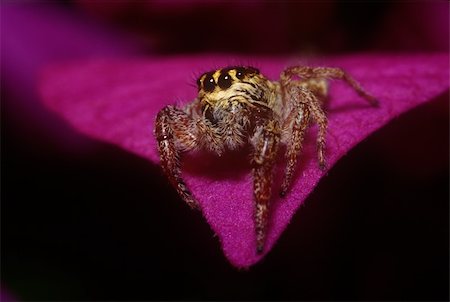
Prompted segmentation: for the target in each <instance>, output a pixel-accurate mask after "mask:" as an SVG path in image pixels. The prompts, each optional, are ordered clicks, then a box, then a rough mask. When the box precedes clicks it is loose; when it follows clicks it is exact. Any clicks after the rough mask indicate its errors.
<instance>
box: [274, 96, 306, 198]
mask: <svg viewBox="0 0 450 302" xmlns="http://www.w3.org/2000/svg"><path fill="white" fill-rule="evenodd" d="M292 99H293V100H296V102H298V97H294V98H292ZM293 107H294V108H295V109H294V110H293V111H292V113H293V114H292V115H289V117H288V120H286V121H285V124H287V125H288V126H289V128H290V127H292V128H290V131H291V133H292V134H291V135H290V137H289V143H288V145H287V151H286V159H287V165H286V171H285V173H284V179H283V183H282V185H281V191H280V196H284V195H286V192H287V190H288V189H289V186H290V184H291V181H292V176H293V175H294V172H295V167H296V164H297V158H298V155H299V154H300V152H301V150H302V143H303V138H304V136H305V131H306V129H307V128H308V124H309V119H310V111H309V108H308V106H307V105H306V104H304V103H298V104H295V106H293Z"/></svg>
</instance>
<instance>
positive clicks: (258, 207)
mask: <svg viewBox="0 0 450 302" xmlns="http://www.w3.org/2000/svg"><path fill="white" fill-rule="evenodd" d="M280 132H281V131H280V128H279V125H278V123H277V122H276V121H269V122H268V123H267V124H266V125H265V126H259V127H257V128H256V131H255V134H254V135H253V137H252V139H251V142H252V144H253V147H254V152H253V158H252V164H253V194H254V198H255V233H256V251H257V253H261V252H262V251H263V248H264V242H265V239H266V233H267V223H268V217H269V202H270V197H271V189H272V178H273V167H274V164H275V160H276V156H277V151H278V146H279V142H280Z"/></svg>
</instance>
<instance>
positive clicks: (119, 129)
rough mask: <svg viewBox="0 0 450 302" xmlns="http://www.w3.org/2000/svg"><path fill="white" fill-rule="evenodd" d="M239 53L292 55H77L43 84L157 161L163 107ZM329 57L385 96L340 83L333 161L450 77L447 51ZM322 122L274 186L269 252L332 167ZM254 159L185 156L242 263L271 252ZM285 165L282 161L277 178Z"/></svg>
mask: <svg viewBox="0 0 450 302" xmlns="http://www.w3.org/2000/svg"><path fill="white" fill-rule="evenodd" d="M236 63H241V64H242V63H244V64H246V65H248V64H252V65H256V66H257V67H258V68H260V70H261V71H262V72H263V73H264V74H266V75H267V76H268V77H269V78H271V79H276V78H277V76H278V75H279V73H280V72H281V71H282V70H283V68H285V67H287V66H289V65H292V64H289V62H287V61H286V59H283V58H257V59H255V58H252V59H249V58H242V57H240V58H238V60H236V59H233V60H231V59H229V58H227V57H224V56H212V57H182V56H179V57H168V58H164V59H157V60H156V59H148V60H130V61H93V62H81V63H80V62H78V63H71V64H66V65H59V66H56V67H53V68H52V69H49V70H48V71H47V72H46V74H45V76H44V78H43V80H42V83H41V94H42V96H43V99H44V102H45V103H46V105H47V106H48V107H49V108H51V109H52V110H54V111H55V112H57V113H58V114H60V115H61V116H63V117H64V118H65V119H67V120H68V121H69V123H71V124H72V125H73V126H74V127H75V128H77V129H79V130H80V131H82V132H84V133H86V134H88V135H90V136H92V137H96V138H99V139H101V140H104V141H107V142H111V143H114V144H117V145H119V146H121V147H123V148H125V149H127V150H129V151H131V152H134V153H136V154H138V155H140V156H143V157H145V158H148V159H149V160H150V161H152V162H153V163H155V164H158V162H159V158H158V154H157V150H156V141H155V138H154V136H153V134H152V131H153V125H154V120H155V116H156V114H157V112H158V111H159V110H160V109H161V108H162V107H163V106H164V105H167V104H174V103H180V104H181V103H185V102H189V101H190V100H192V99H193V98H195V95H196V88H194V87H191V86H192V85H189V84H193V83H195V78H196V76H197V75H199V74H201V73H202V72H204V71H207V70H210V69H213V68H217V67H219V66H226V65H232V64H233V65H234V64H236ZM291 63H292V62H291ZM294 63H298V62H294ZM320 63H321V64H320V65H323V66H338V67H342V68H344V69H346V70H347V71H348V72H349V73H350V74H351V75H353V76H354V77H355V78H356V79H357V80H358V81H359V82H360V83H361V84H362V85H363V87H365V88H366V90H367V91H369V92H370V93H372V94H373V95H374V96H376V97H377V98H378V99H379V101H380V107H379V108H372V107H370V106H368V105H367V104H366V103H365V102H364V100H362V99H361V98H360V97H359V96H357V95H356V94H355V93H354V92H353V91H352V90H351V89H349V88H348V87H347V86H345V85H344V84H342V83H340V82H338V81H335V82H334V83H333V84H332V88H331V99H330V104H329V106H328V108H327V111H328V117H329V131H328V136H327V139H328V144H327V156H328V167H329V168H331V167H332V166H333V164H334V163H335V162H336V161H337V160H338V159H339V158H340V157H342V156H343V155H344V154H345V153H347V152H348V151H349V150H350V149H351V148H352V147H353V146H355V145H356V144H357V143H358V142H360V141H361V140H363V139H364V138H365V137H366V136H368V135H369V134H370V133H372V132H373V131H375V130H377V129H378V128H380V127H381V126H383V125H385V124H386V123H387V122H388V121H390V120H391V119H392V118H394V117H397V116H398V115H399V114H401V113H403V112H405V111H407V110H409V109H411V108H413V107H415V106H417V105H419V104H422V103H424V102H427V101H429V100H431V99H433V98H434V97H435V96H437V95H439V94H441V93H443V92H445V91H447V89H448V86H449V82H448V80H449V58H448V55H447V54H443V55H431V54H429V55H407V56H406V55H395V56H385V55H361V56H352V57H339V58H325V59H322V60H321V62H320ZM315 130H316V127H313V128H312V131H310V135H308V137H307V140H306V145H305V149H304V153H303V155H302V156H301V160H300V164H299V171H298V173H297V178H296V180H295V182H294V184H293V186H292V190H291V192H290V193H289V194H288V196H287V197H286V198H284V199H280V198H278V196H277V194H276V191H275V194H274V201H273V206H272V217H271V219H272V220H271V224H270V230H269V233H268V239H267V243H266V247H265V253H267V252H268V251H269V250H270V249H271V248H272V246H273V245H274V244H275V242H276V240H277V239H278V237H279V236H280V235H281V233H282V232H283V230H284V229H285V228H286V226H287V225H288V223H289V221H290V219H291V217H292V216H293V215H294V213H295V211H296V210H297V209H298V208H299V207H300V205H301V204H302V203H303V201H304V200H305V199H306V197H307V196H308V194H309V193H310V192H311V191H312V190H313V189H314V187H315V186H316V185H317V183H318V182H319V180H320V178H321V177H322V176H324V175H325V174H326V173H323V172H321V171H320V170H319V169H318V165H317V159H316V153H315V141H314V139H315V136H314V132H315ZM247 162H248V155H247V154H246V153H244V152H234V153H231V154H228V155H225V156H224V157H223V158H221V159H220V160H219V159H217V158H216V157H214V156H212V155H205V154H197V155H188V156H186V157H185V160H184V176H185V179H186V182H187V184H188V185H189V186H190V188H191V189H192V191H193V193H194V195H195V196H196V197H197V199H198V200H199V202H200V204H201V206H202V210H203V214H204V216H205V218H206V219H207V221H208V223H209V224H210V225H211V227H212V229H213V230H214V231H215V232H216V233H217V235H218V237H219V239H220V241H221V243H222V247H223V251H224V253H225V255H226V257H227V258H228V259H229V261H230V262H231V263H232V264H233V265H235V266H237V267H248V266H251V265H253V264H255V263H256V262H258V261H259V260H260V259H261V258H262V257H263V256H264V255H261V256H257V255H256V254H255V238H254V237H255V236H254V227H253V219H252V213H253V199H252V179H251V175H250V167H249V164H248V163H247ZM283 168H284V166H283V163H282V162H281V161H280V163H279V165H278V167H277V171H276V172H277V175H278V178H279V176H280V175H281V173H282V170H283ZM278 182H279V181H278ZM160 202H163V201H160ZM180 204H181V201H180ZM180 206H184V205H180Z"/></svg>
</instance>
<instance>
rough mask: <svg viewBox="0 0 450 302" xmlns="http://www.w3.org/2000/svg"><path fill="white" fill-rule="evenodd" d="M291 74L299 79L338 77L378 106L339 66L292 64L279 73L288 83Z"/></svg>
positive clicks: (373, 98) (373, 104) (282, 79)
mask: <svg viewBox="0 0 450 302" xmlns="http://www.w3.org/2000/svg"><path fill="white" fill-rule="evenodd" d="M293 76H298V77H300V78H301V79H304V80H307V79H314V78H316V79H320V78H327V79H339V80H343V81H344V82H346V83H347V84H348V85H349V86H350V87H352V88H353V89H354V90H355V91H356V92H357V93H358V94H359V95H360V96H361V97H363V98H364V99H365V100H367V102H368V103H369V104H371V105H372V106H378V101H377V99H376V98H375V97H374V96H372V95H370V94H369V93H367V92H366V91H365V90H364V89H363V88H362V87H361V85H360V84H359V83H358V82H357V81H356V80H355V79H353V78H352V77H351V76H350V75H349V74H348V73H346V72H345V71H344V70H343V69H341V68H332V67H307V66H294V67H290V68H287V69H286V70H285V71H283V73H282V74H281V81H283V82H285V83H288V82H289V81H290V79H292V77H293Z"/></svg>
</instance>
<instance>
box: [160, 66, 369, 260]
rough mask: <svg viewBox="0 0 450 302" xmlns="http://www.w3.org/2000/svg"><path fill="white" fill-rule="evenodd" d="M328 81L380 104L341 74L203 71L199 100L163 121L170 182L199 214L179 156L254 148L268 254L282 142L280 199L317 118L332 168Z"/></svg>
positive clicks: (168, 110) (259, 217)
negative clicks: (268, 230) (283, 159)
mask: <svg viewBox="0 0 450 302" xmlns="http://www.w3.org/2000/svg"><path fill="white" fill-rule="evenodd" d="M328 79H340V80H343V81H345V82H346V83H347V84H348V85H350V87H352V88H353V89H354V90H355V91H356V92H357V93H358V94H359V95H360V96H361V97H363V98H364V99H365V100H366V101H367V102H368V103H369V104H371V105H373V106H376V105H377V101H376V100H375V98H374V97H373V96H371V95H370V94H368V93H367V92H365V91H364V90H363V88H362V87H361V86H360V85H359V84H358V83H357V82H356V81H355V80H354V79H353V78H352V77H351V76H349V75H348V74H347V73H345V71H343V70H342V69H339V68H328V67H317V68H312V67H305V66H294V67H289V68H287V69H286V70H284V71H283V72H282V73H281V75H280V80H279V81H270V80H268V79H267V78H266V77H265V76H264V75H262V74H261V73H260V72H259V71H258V70H257V69H256V68H253V67H243V66H236V67H228V68H223V69H218V70H214V71H210V72H207V73H204V74H203V75H201V76H200V78H199V79H198V81H197V84H198V96H197V98H196V99H195V100H194V101H193V102H192V103H190V104H188V105H186V106H184V107H183V108H177V107H175V106H170V105H169V106H166V107H164V108H163V109H162V110H161V111H159V113H158V115H157V118H156V128H155V135H156V138H157V140H158V149H159V154H160V157H161V165H162V168H163V170H164V173H165V174H166V175H167V177H168V178H169V181H170V183H171V184H172V185H173V186H174V187H175V189H176V190H177V192H178V194H179V195H180V196H181V198H182V199H183V200H184V201H185V202H186V203H187V204H188V205H189V206H190V207H192V208H197V207H198V204H197V201H196V200H195V199H194V197H193V196H192V194H191V192H190V191H189V189H188V188H187V187H186V185H185V183H184V181H183V179H182V177H181V171H180V153H182V152H186V151H189V150H193V149H200V148H202V149H207V150H209V151H212V152H213V153H216V154H217V155H219V156H220V155H221V154H222V153H223V152H225V151H226V150H234V149H238V148H241V147H243V146H245V145H247V144H248V145H250V147H251V150H252V155H251V156H252V158H251V164H252V172H253V192H254V199H255V210H254V222H255V233H256V251H257V253H261V252H262V251H263V247H264V242H265V237H266V228H267V220H268V216H269V215H268V214H269V203H270V199H271V187H272V178H273V175H272V174H273V173H272V170H273V168H274V164H275V160H276V158H277V152H278V149H279V146H280V144H284V145H286V161H287V166H286V170H285V174H284V179H283V182H282V185H281V190H280V195H281V196H284V195H285V194H286V193H287V191H288V189H289V186H290V184H291V181H292V177H293V174H294V171H295V168H296V164H297V157H298V155H299V154H300V152H301V149H302V142H303V138H304V136H305V132H306V130H307V129H308V126H309V124H310V120H311V119H312V120H314V121H315V122H316V123H317V124H318V126H319V128H318V134H317V149H318V151H317V153H318V161H319V167H320V168H321V169H322V170H323V169H324V168H325V164H326V162H325V154H324V153H325V134H326V130H327V117H326V115H325V113H324V111H323V109H322V102H323V101H324V99H325V98H326V97H327V95H328V81H327V80H328Z"/></svg>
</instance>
